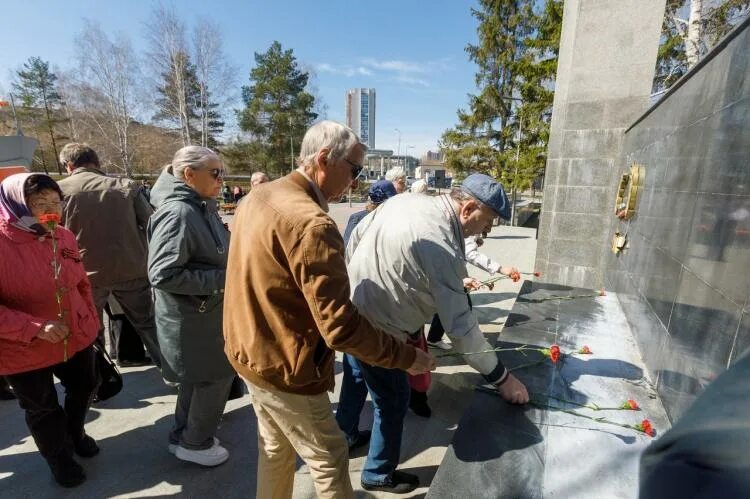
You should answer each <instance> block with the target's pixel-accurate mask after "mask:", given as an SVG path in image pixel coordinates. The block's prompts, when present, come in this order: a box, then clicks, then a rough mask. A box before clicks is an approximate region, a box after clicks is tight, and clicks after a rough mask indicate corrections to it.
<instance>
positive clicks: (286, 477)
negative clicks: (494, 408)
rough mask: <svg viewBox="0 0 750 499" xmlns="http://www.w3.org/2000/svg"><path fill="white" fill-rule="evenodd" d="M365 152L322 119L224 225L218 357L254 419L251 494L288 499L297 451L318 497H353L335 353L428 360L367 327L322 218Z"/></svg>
mask: <svg viewBox="0 0 750 499" xmlns="http://www.w3.org/2000/svg"><path fill="white" fill-rule="evenodd" d="M365 151H366V146H364V145H363V144H362V143H360V142H359V139H358V138H357V135H356V134H355V133H354V132H353V131H352V130H351V129H349V128H347V127H345V126H343V125H340V124H338V123H334V122H331V121H323V122H321V123H318V124H316V125H314V126H313V127H312V128H310V129H309V130H308V131H307V133H306V134H305V137H304V139H303V141H302V146H301V151H300V159H299V163H300V167H299V168H298V169H297V170H296V171H295V172H293V173H291V174H290V175H287V176H286V177H283V178H281V179H279V180H276V181H274V182H271V183H268V184H263V185H259V186H256V187H255V188H254V189H253V190H252V191H251V193H250V195H249V197H248V199H247V200H246V201H245V202H244V203H242V204H241V205H240V206H239V208H238V210H237V215H236V218H235V220H234V232H233V233H232V242H231V244H230V248H229V264H228V268H227V281H226V290H225V303H224V337H225V340H226V342H225V350H226V353H227V356H228V357H229V361H230V363H231V364H232V365H233V366H234V368H235V369H236V370H237V372H238V373H239V374H240V375H242V376H243V377H244V378H245V379H246V380H247V381H248V382H249V387H250V391H251V397H252V404H253V408H254V410H255V414H256V415H257V418H258V449H259V454H260V455H259V458H258V477H257V483H258V485H257V497H258V498H259V499H264V498H274V499H276V498H288V497H292V487H293V483H294V470H295V452H296V453H297V454H299V455H300V457H301V458H302V459H303V460H304V461H305V462H306V463H307V465H308V466H309V468H310V474H311V475H312V477H313V480H314V482H315V489H316V492H317V495H318V497H346V498H349V497H353V492H352V486H351V482H350V479H349V471H348V470H349V463H348V445H347V442H346V439H345V437H344V434H343V433H342V432H341V430H340V429H339V428H338V425H337V424H336V421H335V419H334V417H333V414H332V411H331V405H330V400H329V398H328V394H327V393H326V392H327V391H331V390H333V384H334V369H333V368H334V350H339V351H343V352H346V353H349V354H352V355H354V356H356V357H357V358H359V359H362V361H364V362H367V363H369V364H373V365H377V366H382V367H388V368H398V369H404V370H407V371H408V372H410V373H421V372H426V371H428V370H431V369H433V368H434V365H435V361H434V359H433V358H432V357H431V356H429V354H426V353H424V352H422V351H420V350H415V349H414V348H413V347H411V346H409V345H406V344H405V343H402V342H400V341H398V340H396V339H395V338H393V337H392V336H389V335H387V334H385V333H383V332H382V331H380V330H377V329H375V328H374V327H373V326H372V325H371V324H370V323H369V322H367V321H366V320H365V319H364V318H363V317H362V316H361V315H360V314H359V312H358V311H357V309H356V308H355V307H354V306H353V305H352V303H351V301H350V300H349V278H348V275H347V271H346V263H345V261H344V242H343V239H342V238H341V233H340V232H339V230H338V228H337V226H336V224H335V222H334V221H333V220H332V219H331V218H330V217H329V216H328V215H327V211H328V201H332V200H337V199H340V198H341V196H342V194H343V193H344V192H345V191H346V190H347V189H348V188H349V186H350V185H351V183H352V182H353V181H354V179H355V178H356V177H357V175H359V172H360V171H361V170H362V166H361V165H362V162H363V160H364V155H365Z"/></svg>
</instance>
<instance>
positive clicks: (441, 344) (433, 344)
mask: <svg viewBox="0 0 750 499" xmlns="http://www.w3.org/2000/svg"><path fill="white" fill-rule="evenodd" d="M427 344H428V345H430V346H431V347H435V348H439V349H440V350H453V346H452V345H450V344H448V343H446V342H444V341H443V340H440V341H428V342H427Z"/></svg>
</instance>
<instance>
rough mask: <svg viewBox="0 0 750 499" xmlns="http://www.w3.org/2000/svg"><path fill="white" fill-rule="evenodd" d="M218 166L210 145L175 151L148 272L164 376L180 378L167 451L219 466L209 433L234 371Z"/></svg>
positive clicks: (155, 200)
mask: <svg viewBox="0 0 750 499" xmlns="http://www.w3.org/2000/svg"><path fill="white" fill-rule="evenodd" d="M223 176H224V168H223V166H222V163H221V160H220V159H219V157H218V156H217V155H216V153H215V152H213V151H212V150H210V149H207V148H205V147H198V146H188V147H183V148H182V149H180V150H179V151H177V152H176V153H175V155H174V158H173V159H172V164H171V165H169V166H167V167H166V168H165V169H164V171H163V172H162V174H161V175H160V176H159V179H158V180H157V181H156V183H155V184H154V187H153V189H152V190H151V203H152V204H153V205H154V208H156V212H155V213H154V214H153V215H152V216H151V219H150V220H149V224H148V241H149V242H148V278H149V280H150V281H151V285H152V286H153V287H154V290H155V299H156V328H157V334H158V337H159V346H160V348H161V351H162V356H163V359H164V363H163V366H162V369H163V372H164V377H165V378H166V379H168V380H170V381H176V382H179V383H180V387H179V392H178V395H177V407H176V409H175V424H174V427H173V429H172V432H171V433H170V435H169V442H170V444H169V450H170V452H172V453H174V454H175V455H176V456H177V458H179V459H182V460H184V461H191V462H194V463H198V464H201V465H203V466H217V465H219V464H221V463H223V462H224V461H226V460H227V458H228V457H229V452H227V450H226V449H225V448H224V447H222V446H221V445H219V440H218V439H217V438H215V436H214V435H215V434H216V429H217V427H218V425H219V421H220V420H221V416H222V414H223V412H224V406H225V404H226V401H227V395H228V393H229V388H230V386H231V384H232V379H233V377H234V375H235V373H234V370H233V369H232V367H231V366H230V365H229V362H228V361H227V358H226V355H225V354H224V336H223V333H222V320H223V301H224V280H225V277H226V268H227V252H228V250H229V232H228V231H227V230H226V229H225V228H224V225H223V224H222V221H221V218H220V217H219V214H218V212H217V208H216V196H217V195H218V194H219V191H220V190H221V182H222V179H223Z"/></svg>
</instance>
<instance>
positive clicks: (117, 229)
mask: <svg viewBox="0 0 750 499" xmlns="http://www.w3.org/2000/svg"><path fill="white" fill-rule="evenodd" d="M59 159H60V163H61V164H62V165H63V166H65V168H66V169H67V171H68V174H69V176H68V177H67V178H65V179H63V180H61V181H60V182H59V185H60V189H62V191H63V194H64V196H65V200H64V204H63V224H64V225H65V227H67V228H68V229H70V231H71V232H73V233H74V234H75V235H76V239H77V240H78V245H79V246H80V248H81V258H82V259H83V266H84V267H85V268H86V272H87V273H88V275H89V280H90V281H91V287H92V292H93V295H94V305H96V310H97V312H98V314H99V317H100V318H101V315H102V310H103V309H104V305H105V304H106V303H107V299H108V298H109V296H110V294H111V295H113V296H114V297H115V299H116V300H117V302H118V303H119V304H120V306H121V307H122V309H123V311H124V313H125V316H126V317H127V319H128V320H129V321H130V322H131V324H132V325H133V328H134V329H135V330H136V332H137V333H138V335H139V336H140V337H141V339H142V340H143V345H144V346H145V347H146V350H147V351H148V354H149V356H150V357H151V359H152V360H153V361H154V363H155V364H156V365H157V366H160V365H161V354H160V352H159V342H158V340H157V338H156V324H155V322H154V302H153V300H152V298H151V285H150V284H149V282H148V278H147V277H146V260H147V258H148V244H147V242H146V225H147V224H148V219H149V217H150V216H151V214H152V213H153V211H154V210H153V209H152V208H151V205H150V204H149V203H148V201H147V200H146V198H145V196H144V195H143V193H142V188H141V186H139V185H138V184H137V183H136V182H134V181H133V180H130V179H127V178H115V177H109V176H107V175H106V174H105V173H104V172H102V171H101V170H100V169H99V168H100V166H99V157H98V156H97V154H96V151H94V150H93V149H92V148H91V147H89V146H88V145H86V144H79V143H75V142H72V143H70V144H67V145H66V146H65V147H63V149H62V150H61V151H60V158H59ZM99 335H100V337H102V336H103V329H102V330H101V331H100V332H99ZM111 346H114V347H115V348H116V345H111ZM113 354H115V356H116V355H117V352H116V351H114V352H113Z"/></svg>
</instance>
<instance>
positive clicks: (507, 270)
mask: <svg viewBox="0 0 750 499" xmlns="http://www.w3.org/2000/svg"><path fill="white" fill-rule="evenodd" d="M500 273H501V274H503V275H507V276H508V277H510V278H511V280H512V281H513V282H518V281H519V280H520V279H521V273H520V272H519V271H518V269H517V268H516V267H500Z"/></svg>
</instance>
